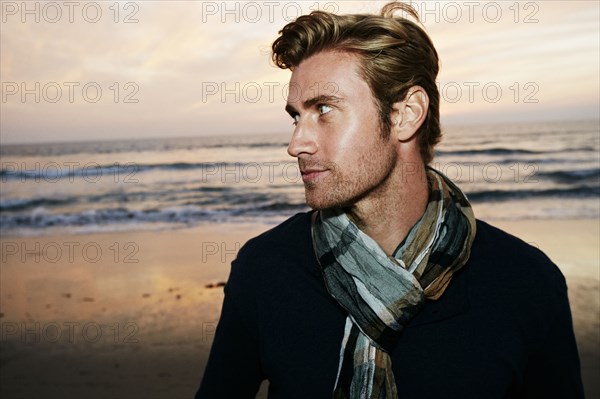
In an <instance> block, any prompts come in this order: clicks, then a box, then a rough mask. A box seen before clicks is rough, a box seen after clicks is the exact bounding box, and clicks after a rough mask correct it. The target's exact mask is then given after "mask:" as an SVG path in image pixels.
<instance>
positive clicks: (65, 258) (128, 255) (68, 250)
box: [0, 240, 140, 264]
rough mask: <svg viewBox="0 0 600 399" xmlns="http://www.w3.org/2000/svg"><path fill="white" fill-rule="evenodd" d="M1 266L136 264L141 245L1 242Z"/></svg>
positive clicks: (124, 243) (131, 242)
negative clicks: (12, 264) (33, 264)
mask: <svg viewBox="0 0 600 399" xmlns="http://www.w3.org/2000/svg"><path fill="white" fill-rule="evenodd" d="M0 246H1V247H2V263H4V264H6V263H24V264H25V263H28V264H29V263H55V264H56V263H61V264H64V263H69V264H74V263H77V264H82V263H83V264H95V263H98V262H100V261H101V260H103V259H104V260H110V261H111V262H113V263H115V264H126V263H139V262H140V259H139V258H138V255H139V252H140V246H139V245H138V244H137V243H136V242H134V241H127V242H118V241H114V242H110V243H99V242H96V241H60V242H58V241H47V242H46V241H45V242H40V241H33V242H32V241H23V240H20V241H8V240H6V241H2V242H1V243H0Z"/></svg>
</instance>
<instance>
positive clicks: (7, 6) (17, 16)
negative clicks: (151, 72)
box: [0, 1, 140, 24]
mask: <svg viewBox="0 0 600 399" xmlns="http://www.w3.org/2000/svg"><path fill="white" fill-rule="evenodd" d="M0 11H1V13H2V17H1V20H2V23H3V24H7V23H23V24H25V23H36V24H40V23H47V24H57V23H65V22H66V23H70V24H73V23H88V24H97V23H99V22H101V21H111V22H113V23H115V24H118V23H123V24H137V23H139V22H140V20H139V15H140V5H139V3H138V2H135V1H127V2H122V1H2V2H1V3H0Z"/></svg>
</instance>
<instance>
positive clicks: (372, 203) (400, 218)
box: [346, 164, 429, 255]
mask: <svg viewBox="0 0 600 399" xmlns="http://www.w3.org/2000/svg"><path fill="white" fill-rule="evenodd" d="M413 165H414V164H413ZM402 169H403V168H400V169H399V170H398V171H397V172H396V173H395V175H394V176H391V179H390V181H389V184H388V185H386V187H385V188H384V189H383V190H382V192H380V193H376V195H373V196H370V197H369V198H366V199H364V200H361V201H359V202H357V203H356V204H354V205H353V206H352V207H351V208H348V209H346V213H347V214H348V217H349V218H350V219H351V220H352V221H353V222H354V223H355V224H356V225H357V226H358V228H359V229H361V230H362V231H363V232H364V233H365V234H367V235H368V236H369V237H371V238H372V239H373V240H375V241H376V242H377V243H378V244H379V246H380V247H381V248H382V249H383V250H384V251H385V253H386V254H388V255H392V254H393V252H394V250H395V249H396V248H397V247H398V245H399V244H400V243H401V242H402V240H404V238H405V237H406V235H407V234H408V232H409V230H410V229H411V227H412V226H414V225H415V223H416V222H417V221H418V220H419V218H420V217H421V216H422V215H423V213H424V212H425V208H426V206H427V201H428V197H429V188H428V184H427V177H426V170H425V166H424V165H422V166H421V165H420V166H419V167H418V168H417V170H416V171H415V173H412V171H411V173H410V174H408V173H406V169H404V172H403V171H402Z"/></svg>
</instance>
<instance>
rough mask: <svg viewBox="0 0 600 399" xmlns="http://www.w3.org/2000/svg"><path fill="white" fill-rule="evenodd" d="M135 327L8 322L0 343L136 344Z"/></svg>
mask: <svg viewBox="0 0 600 399" xmlns="http://www.w3.org/2000/svg"><path fill="white" fill-rule="evenodd" d="M138 332H139V327H138V325H137V324H136V323H135V322H133V321H128V322H125V323H122V322H116V323H96V322H80V321H64V322H61V323H58V322H52V321H50V322H11V321H6V322H2V323H1V324H0V342H2V343H6V342H14V341H17V342H20V343H22V344H27V345H33V344H40V343H50V344H55V343H62V344H65V343H66V344H80V343H91V344H95V343H111V344H139V343H141V341H140V339H139V337H138V336H137V334H138Z"/></svg>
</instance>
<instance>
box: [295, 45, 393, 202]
mask: <svg viewBox="0 0 600 399" xmlns="http://www.w3.org/2000/svg"><path fill="white" fill-rule="evenodd" d="M286 110H287V111H288V113H289V114H290V115H291V116H292V118H294V121H295V122H294V124H295V128H294V134H293V136H292V139H291V141H290V144H289V147H288V153H289V154H290V155H291V156H293V157H297V158H298V165H299V167H300V171H301V173H302V180H303V181H304V188H305V191H306V202H307V204H308V205H309V206H310V207H311V208H314V209H324V208H331V207H336V208H340V207H349V206H351V205H354V204H356V203H358V202H359V201H365V200H369V199H373V198H377V197H385V188H386V183H387V181H388V179H389V177H390V174H391V172H392V170H393V169H394V166H395V165H396V163H397V158H398V157H397V153H396V150H395V148H394V146H393V144H392V142H391V140H392V139H391V138H390V137H389V135H388V138H386V139H383V138H382V136H381V132H380V127H379V114H378V111H377V107H376V105H375V99H374V98H373V96H372V94H371V91H370V89H369V86H368V84H367V82H365V81H364V80H363V79H362V78H361V77H360V75H359V61H358V59H357V58H356V56H355V55H353V54H349V53H340V52H331V51H326V52H321V53H318V54H316V55H313V56H312V57H310V58H308V59H306V60H304V61H303V62H302V63H300V65H298V66H297V67H296V68H294V71H293V73H292V77H291V80H290V92H289V95H288V103H287V106H286Z"/></svg>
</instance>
